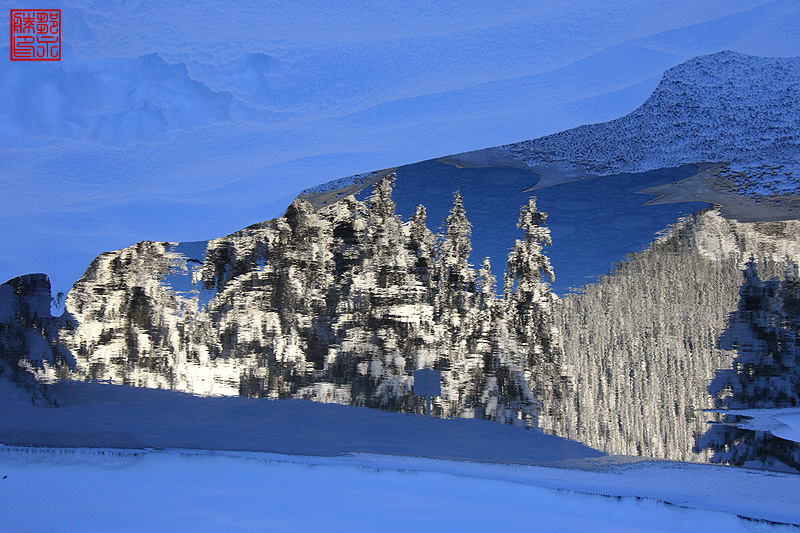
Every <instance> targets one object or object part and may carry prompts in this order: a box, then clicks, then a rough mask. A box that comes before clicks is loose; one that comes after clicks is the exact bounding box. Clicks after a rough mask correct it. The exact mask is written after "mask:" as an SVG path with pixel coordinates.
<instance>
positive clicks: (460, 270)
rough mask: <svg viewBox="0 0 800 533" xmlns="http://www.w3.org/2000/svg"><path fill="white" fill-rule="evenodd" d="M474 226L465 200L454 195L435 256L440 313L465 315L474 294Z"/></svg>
mask: <svg viewBox="0 0 800 533" xmlns="http://www.w3.org/2000/svg"><path fill="white" fill-rule="evenodd" d="M471 238H472V224H470V222H469V220H467V214H466V211H465V210H464V198H463V197H462V196H461V194H460V193H459V192H458V191H456V192H455V193H453V207H452V208H451V209H450V214H449V215H448V216H447V218H446V219H445V221H444V235H443V236H442V239H441V241H440V242H439V246H438V249H437V254H436V266H437V274H438V298H437V300H438V301H437V307H438V308H439V310H440V311H441V310H444V309H445V308H447V309H449V310H451V311H456V310H457V311H458V312H459V313H460V314H462V315H463V314H465V313H466V312H467V309H468V308H469V306H470V305H471V303H472V301H471V300H472V295H473V294H474V291H475V271H474V270H472V269H471V268H470V264H469V261H468V260H469V255H470V253H471V252H472V243H471V241H470V239H471Z"/></svg>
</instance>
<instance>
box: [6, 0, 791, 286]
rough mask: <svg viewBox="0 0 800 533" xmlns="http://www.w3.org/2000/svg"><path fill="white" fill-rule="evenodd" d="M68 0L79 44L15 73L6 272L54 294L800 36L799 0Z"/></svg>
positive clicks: (625, 102)
mask: <svg viewBox="0 0 800 533" xmlns="http://www.w3.org/2000/svg"><path fill="white" fill-rule="evenodd" d="M6 5H8V6H9V7H15V6H16V5H21V6H23V7H24V6H25V5H26V3H25V2H17V1H9V2H6ZM50 6H51V7H61V8H62V10H63V11H62V14H63V20H64V35H63V40H64V50H63V57H62V61H60V62H41V63H33V62H18V63H16V62H12V63H7V64H6V65H5V66H4V68H3V69H2V70H0V82H1V83H0V98H2V100H3V102H4V103H5V105H4V106H3V108H2V110H0V139H2V143H0V145H2V148H0V190H2V193H0V195H2V196H0V203H2V205H3V207H4V209H3V210H2V213H0V235H2V236H3V237H4V243H5V244H4V246H3V248H2V250H0V279H10V278H12V277H15V276H17V275H20V274H22V273H27V272H47V273H48V274H49V275H50V277H51V279H52V281H53V286H54V291H55V292H66V290H67V289H68V288H69V287H70V285H71V284H72V283H73V282H74V281H75V280H76V279H77V278H78V277H79V276H80V274H81V272H82V270H83V269H84V268H85V267H86V266H87V265H88V263H89V262H90V261H91V259H92V258H93V257H95V256H96V255H98V254H99V253H101V252H103V251H106V250H112V249H119V248H123V247H125V246H128V245H130V244H132V243H133V242H137V241H140V240H143V239H149V240H162V241H169V242H181V241H193V240H201V239H208V238H213V237H216V236H219V235H224V234H227V233H231V232H233V231H236V230H238V229H240V228H242V227H245V226H247V225H249V224H252V223H254V222H258V221H262V220H266V219H268V218H271V217H273V216H276V215H279V214H280V213H281V211H282V210H283V209H284V208H285V207H286V205H288V203H289V202H290V201H291V199H292V198H293V197H294V196H296V195H297V193H299V192H300V191H302V190H303V189H306V188H308V187H311V186H314V185H316V184H319V183H323V182H327V181H329V180H331V179H335V178H338V177H341V176H351V175H354V174H358V173H363V172H367V171H372V170H376V169H381V168H387V167H392V166H397V165H402V164H408V163H413V162H415V161H421V160H425V159H428V158H431V157H437V156H442V155H447V154H451V153H458V152H464V151H467V150H472V149H479V148H485V147H488V146H496V145H499V144H504V143H510V142H515V141H520V140H523V139H530V138H534V137H537V136H540V135H544V134H548V133H553V132H556V131H560V130H563V129H565V128H569V127H573V126H578V125H580V124H585V123H593V122H599V121H604V120H610V119H613V118H615V117H617V116H620V115H622V114H625V113H628V112H630V111H632V110H633V109H635V108H636V107H637V106H638V105H639V104H641V103H642V102H643V101H644V100H645V99H646V98H647V96H648V95H649V93H650V92H651V91H652V89H653V88H655V86H656V84H657V83H658V80H659V78H660V76H661V74H662V73H663V71H664V70H665V69H666V68H668V67H670V66H673V65H676V64H678V63H680V62H681V61H684V60H686V59H689V58H690V57H693V56H695V55H698V54H707V53H711V52H715V51H718V50H722V49H733V50H736V51H739V52H743V53H751V54H758V55H767V56H770V55H776V56H784V55H790V56H791V55H798V51H800V38H798V34H797V32H796V28H797V22H798V19H800V8H798V6H797V5H796V3H794V2H786V1H782V0H776V1H771V2H765V1H763V0H735V1H724V2H723V1H712V2H704V3H690V4H687V3H685V2H677V1H676V2H669V3H658V4H657V5H640V6H637V7H636V9H631V8H630V6H629V4H628V3H627V2H623V1H617V2H603V3H602V4H600V3H596V2H589V1H585V0H584V1H581V2H573V3H570V5H569V6H568V7H567V6H562V5H553V6H540V5H537V6H535V7H534V6H531V5H528V4H527V3H520V2H515V1H508V2H502V3H500V4H497V3H495V4H493V5H492V6H491V7H488V6H487V5H485V4H481V3H476V2H454V1H449V0H448V1H444V2H436V3H430V2H418V3H396V2H385V3H383V2H382V3H370V4H369V5H367V4H358V3H346V4H337V7H328V8H325V9H322V8H319V6H318V5H316V4H314V5H313V6H312V5H311V4H309V3H308V2H292V3H291V4H286V3H284V2H269V3H262V2H236V3H226V2H208V1H205V2H199V3H197V2H191V3H188V2H177V3H170V4H169V5H167V4H162V5H155V4H152V3H148V2H145V3H141V4H126V3H119V2H112V1H104V2H83V1H79V2H70V3H69V4H65V3H63V2H54V3H51V4H50ZM7 24H8V19H7V18H0V32H2V31H5V30H6V27H7Z"/></svg>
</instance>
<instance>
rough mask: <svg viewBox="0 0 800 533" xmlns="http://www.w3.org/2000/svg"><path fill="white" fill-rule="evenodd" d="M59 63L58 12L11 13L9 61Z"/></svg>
mask: <svg viewBox="0 0 800 533" xmlns="http://www.w3.org/2000/svg"><path fill="white" fill-rule="evenodd" d="M60 60H61V10H60V9H12V10H11V61H60Z"/></svg>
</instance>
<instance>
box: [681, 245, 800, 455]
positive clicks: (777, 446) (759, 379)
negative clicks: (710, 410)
mask: <svg viewBox="0 0 800 533" xmlns="http://www.w3.org/2000/svg"><path fill="white" fill-rule="evenodd" d="M781 267H783V268H781ZM759 270H761V271H766V272H772V273H774V274H777V276H776V277H773V278H772V279H769V280H767V281H762V279H761V277H762V276H760V275H759ZM719 346H720V347H721V348H723V349H729V350H733V351H734V352H735V354H736V356H735V358H734V359H733V361H732V364H731V366H730V367H728V368H722V369H720V370H719V371H718V372H717V374H716V376H715V378H714V380H713V381H711V384H710V385H709V388H708V390H709V393H710V394H711V395H712V396H713V397H714V398H716V402H715V403H716V407H719V408H722V409H728V408H775V407H795V406H797V405H798V403H800V282H799V281H798V268H797V263H795V262H794V261H792V260H787V261H786V262H784V263H782V264H777V265H776V264H774V263H772V262H771V261H769V260H766V259H762V260H761V262H760V264H759V263H756V261H755V260H753V259H751V260H750V261H749V262H748V263H747V266H746V268H745V270H744V283H743V284H742V286H741V289H740V290H739V303H738V306H737V308H736V310H735V311H733V312H732V313H731V314H730V317H729V319H728V327H727V329H726V330H725V331H724V332H723V333H722V334H721V335H720V337H719ZM730 418H735V417H727V416H726V417H723V421H724V422H727V423H729V422H732V420H729V419H730ZM696 447H697V448H698V449H707V450H713V452H714V455H713V457H712V461H718V462H726V463H731V464H738V465H741V464H745V463H752V462H758V463H764V464H768V465H775V464H780V463H783V464H787V465H791V466H793V467H795V468H800V447H798V446H797V445H796V444H794V443H790V442H788V441H785V440H783V439H779V438H775V437H772V436H771V435H760V434H756V433H755V432H752V431H737V430H735V429H731V428H729V427H724V426H722V427H715V428H713V429H710V430H709V431H708V432H706V434H705V435H703V436H702V437H701V438H700V439H698V442H697V445H696Z"/></svg>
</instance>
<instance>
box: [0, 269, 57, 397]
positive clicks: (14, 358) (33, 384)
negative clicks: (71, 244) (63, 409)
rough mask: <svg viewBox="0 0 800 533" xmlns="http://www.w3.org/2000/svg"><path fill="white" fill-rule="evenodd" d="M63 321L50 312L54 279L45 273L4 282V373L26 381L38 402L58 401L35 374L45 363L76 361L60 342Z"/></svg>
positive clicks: (0, 298)
mask: <svg viewBox="0 0 800 533" xmlns="http://www.w3.org/2000/svg"><path fill="white" fill-rule="evenodd" d="M62 325H63V321H62V320H61V319H60V318H53V317H52V316H51V315H50V281H49V280H48V279H47V276H45V275H44V274H29V275H27V276H20V277H18V278H14V279H12V280H10V281H8V282H6V283H3V284H2V285H0V376H2V377H4V378H6V379H10V380H11V381H13V382H16V383H18V384H20V385H22V387H23V388H24V389H26V390H27V391H28V392H30V394H31V401H32V402H33V403H34V405H56V404H57V403H58V402H57V400H56V399H55V398H54V397H53V396H52V395H51V394H50V392H49V391H48V389H47V386H46V385H43V384H41V383H39V382H37V381H36V379H35V374H36V373H38V372H40V371H41V369H42V368H43V367H44V365H45V364H50V365H53V366H59V365H63V364H68V363H69V362H71V361H72V358H71V355H70V354H69V352H68V351H67V350H65V349H64V348H62V347H61V346H59V345H58V330H59V327H60V326H62Z"/></svg>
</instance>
